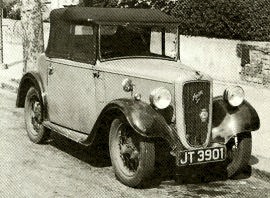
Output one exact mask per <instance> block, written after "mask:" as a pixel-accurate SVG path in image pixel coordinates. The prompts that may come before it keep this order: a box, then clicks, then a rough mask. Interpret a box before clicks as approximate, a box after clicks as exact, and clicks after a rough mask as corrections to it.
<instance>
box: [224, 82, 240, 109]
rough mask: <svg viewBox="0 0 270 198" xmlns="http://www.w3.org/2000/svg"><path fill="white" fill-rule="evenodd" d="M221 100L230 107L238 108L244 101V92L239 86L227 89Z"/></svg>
mask: <svg viewBox="0 0 270 198" xmlns="http://www.w3.org/2000/svg"><path fill="white" fill-rule="evenodd" d="M223 98H224V100H225V101H226V102H228V103H229V104H230V105H231V106H233V107H237V106H240V105H241V104H242V103H243V101H244V99H245V92H244V90H243V89H242V87H240V86H234V87H229V88H227V89H226V90H225V91H224V94H223Z"/></svg>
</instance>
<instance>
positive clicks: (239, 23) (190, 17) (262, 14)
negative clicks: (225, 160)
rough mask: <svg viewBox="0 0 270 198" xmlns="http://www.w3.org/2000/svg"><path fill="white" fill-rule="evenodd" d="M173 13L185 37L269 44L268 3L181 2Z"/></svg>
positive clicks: (243, 0)
mask: <svg viewBox="0 0 270 198" xmlns="http://www.w3.org/2000/svg"><path fill="white" fill-rule="evenodd" d="M171 14H172V15H174V16H176V17H179V18H180V19H182V20H181V32H182V33H183V34H187V35H195V36H198V35H199V36H208V37H218V38H219V37H221V38H229V39H240V40H266V41H270V25H269V24H270V4H269V0H260V1H254V0H230V1H229V0H205V1H198V0H181V1H178V2H177V3H176V6H175V7H174V8H173V9H172V11H171Z"/></svg>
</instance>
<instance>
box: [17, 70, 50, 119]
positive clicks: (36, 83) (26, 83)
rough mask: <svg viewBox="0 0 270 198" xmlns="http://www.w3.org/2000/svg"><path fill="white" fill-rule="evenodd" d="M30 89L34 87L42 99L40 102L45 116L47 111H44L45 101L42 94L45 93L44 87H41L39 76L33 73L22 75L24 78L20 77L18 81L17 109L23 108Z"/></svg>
mask: <svg viewBox="0 0 270 198" xmlns="http://www.w3.org/2000/svg"><path fill="white" fill-rule="evenodd" d="M30 87H35V88H36V89H38V91H39V92H40V96H41V97H42V102H43V105H44V108H43V109H44V111H45V112H44V113H45V114H44V115H47V111H46V109H47V108H46V107H47V100H46V96H45V94H44V91H45V90H44V86H43V83H42V80H41V77H40V75H39V74H38V73H37V72H35V71H31V72H28V73H26V74H24V76H23V77H22V79H21V81H20V85H19V89H18V94H17V100H16V107H19V108H23V107H24V102H25V98H26V94H27V92H28V90H29V88H30Z"/></svg>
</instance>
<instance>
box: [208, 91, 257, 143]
mask: <svg viewBox="0 0 270 198" xmlns="http://www.w3.org/2000/svg"><path fill="white" fill-rule="evenodd" d="M259 128H260V119H259V116H258V114H257V112H256V110H255V109H254V108H253V107H252V106H251V105H250V104H249V103H248V102H247V101H246V100H245V101H244V102H243V103H242V104H241V105H240V106H239V107H231V106H230V105H229V104H228V103H227V102H225V101H224V100H223V98H222V97H221V96H219V97H216V98H214V100H213V130H212V139H215V138H218V137H221V138H224V139H225V142H227V141H228V139H230V138H231V137H232V136H235V135H237V134H239V133H243V132H250V131H256V130H258V129H259Z"/></svg>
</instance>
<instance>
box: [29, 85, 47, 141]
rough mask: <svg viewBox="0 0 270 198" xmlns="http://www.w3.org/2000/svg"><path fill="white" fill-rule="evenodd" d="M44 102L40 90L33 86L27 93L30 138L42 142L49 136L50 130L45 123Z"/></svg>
mask: <svg viewBox="0 0 270 198" xmlns="http://www.w3.org/2000/svg"><path fill="white" fill-rule="evenodd" d="M43 108H44V107H43V103H42V100H41V96H40V94H39V91H38V90H37V89H36V88H34V87H31V88H30V89H29V90H28V92H27V95H26V99H25V106H24V114H25V116H24V117H25V124H26V130H27V134H28V137H29V139H30V140H31V141H32V142H34V143H37V144H38V143H42V142H44V141H45V140H47V138H48V137H49V131H48V129H46V128H45V127H44V126H43V125H42V122H43Z"/></svg>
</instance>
